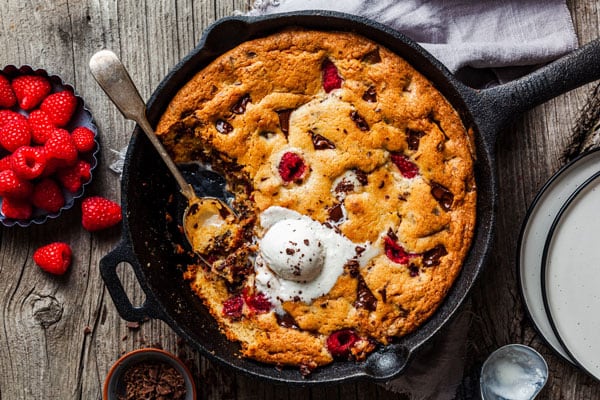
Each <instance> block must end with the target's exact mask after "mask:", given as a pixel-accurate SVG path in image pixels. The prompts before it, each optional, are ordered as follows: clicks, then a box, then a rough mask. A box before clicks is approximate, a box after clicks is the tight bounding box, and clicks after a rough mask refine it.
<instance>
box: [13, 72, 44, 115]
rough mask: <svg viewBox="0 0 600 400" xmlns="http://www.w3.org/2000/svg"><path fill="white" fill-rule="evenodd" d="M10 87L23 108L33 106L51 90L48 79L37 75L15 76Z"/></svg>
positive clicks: (26, 108)
mask: <svg viewBox="0 0 600 400" xmlns="http://www.w3.org/2000/svg"><path fill="white" fill-rule="evenodd" d="M12 88H13V90H14V92H15V95H16V96H17V100H18V101H19V107H21V108H22V109H23V110H31V109H33V108H35V107H36V106H37V105H38V104H40V103H41V102H42V100H44V98H45V97H46V96H48V94H49V93H50V91H51V90H52V86H50V82H49V81H48V79H46V78H44V77H43V76H38V75H21V76H17V77H16V78H14V79H13V81H12Z"/></svg>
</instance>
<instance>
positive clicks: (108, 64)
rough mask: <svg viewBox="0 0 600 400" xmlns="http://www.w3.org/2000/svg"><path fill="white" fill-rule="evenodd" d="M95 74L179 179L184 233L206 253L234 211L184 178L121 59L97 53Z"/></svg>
mask: <svg viewBox="0 0 600 400" xmlns="http://www.w3.org/2000/svg"><path fill="white" fill-rule="evenodd" d="M90 70H91V72H92V75H93V76H94V78H95V79H96V81H97V82H98V84H99V85H100V87H101V88H102V89H103V90H104V92H106V94H107V95H108V97H109V98H110V99H111V100H112V102H113V103H114V104H115V105H116V106H117V108H118V109H119V111H121V113H122V114H123V116H124V117H125V118H127V119H130V120H133V121H135V122H137V124H138V125H139V126H140V128H142V131H144V133H145V134H146V136H147V137H148V139H150V143H152V145H153V146H154V148H155V149H156V151H157V152H158V155H159V156H160V157H161V158H162V160H163V161H164V162H165V164H166V165H167V168H168V169H169V171H170V172H171V174H172V175H173V177H174V178H175V180H176V181H177V184H178V185H179V190H180V191H181V194H183V195H184V196H185V197H186V199H187V201H188V205H187V207H186V209H185V212H184V214H183V229H184V232H185V236H186V238H187V240H188V242H189V243H190V245H191V246H192V248H193V249H194V251H195V252H196V253H205V252H206V251H207V249H208V248H209V247H210V238H214V237H217V236H219V235H221V234H224V233H225V232H226V231H227V230H228V229H231V228H232V227H235V226H234V224H235V220H236V215H235V213H234V212H233V210H232V209H231V208H230V207H229V206H228V205H227V204H225V203H224V202H223V201H221V200H220V199H217V198H215V197H199V196H197V195H196V192H195V191H194V189H193V187H192V186H191V185H190V184H189V183H188V182H187V181H186V180H185V178H184V177H183V175H182V174H181V172H180V171H179V169H178V168H177V166H176V165H175V163H174V162H173V160H172V159H171V157H169V154H168V153H167V151H166V150H165V148H164V147H163V145H162V143H161V142H160V140H159V139H158V137H157V136H156V133H155V132H154V129H152V126H150V123H149V122H148V119H147V118H146V104H145V103H144V101H143V100H142V97H141V96H140V94H139V92H138V90H137V88H136V87H135V85H134V83H133V81H132V80H131V77H130V76H129V74H128V73H127V70H126V69H125V66H124V65H123V63H121V60H119V58H118V57H117V56H116V54H115V53H113V52H112V51H110V50H102V51H99V52H97V53H96V54H94V55H93V56H92V58H91V59H90Z"/></svg>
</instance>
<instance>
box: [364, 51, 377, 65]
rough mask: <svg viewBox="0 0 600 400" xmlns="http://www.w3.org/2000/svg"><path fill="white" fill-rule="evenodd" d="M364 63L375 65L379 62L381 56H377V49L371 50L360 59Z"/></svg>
mask: <svg viewBox="0 0 600 400" xmlns="http://www.w3.org/2000/svg"><path fill="white" fill-rule="evenodd" d="M362 60H363V61H364V62H366V63H367V64H377V63H380V62H381V54H379V49H378V48H377V49H375V50H372V51H370V52H368V53H367V54H365V55H364V56H363V58H362Z"/></svg>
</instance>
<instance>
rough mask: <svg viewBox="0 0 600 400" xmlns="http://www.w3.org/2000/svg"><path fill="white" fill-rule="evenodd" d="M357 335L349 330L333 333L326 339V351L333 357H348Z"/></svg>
mask: <svg viewBox="0 0 600 400" xmlns="http://www.w3.org/2000/svg"><path fill="white" fill-rule="evenodd" d="M358 339H359V337H358V335H357V334H356V333H355V332H354V331H353V330H351V329H342V330H340V331H336V332H333V333H332V334H331V335H329V337H328V338H327V349H328V350H329V352H330V353H331V355H332V356H334V357H348V356H349V355H350V350H351V349H352V346H353V345H354V343H356V342H357V341H358Z"/></svg>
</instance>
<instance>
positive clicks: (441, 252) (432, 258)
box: [423, 244, 448, 267]
mask: <svg viewBox="0 0 600 400" xmlns="http://www.w3.org/2000/svg"><path fill="white" fill-rule="evenodd" d="M446 254H448V251H447V250H446V247H444V245H443V244H438V245H437V246H435V247H434V248H433V249H431V250H427V251H426V252H425V253H423V265H424V266H426V267H433V266H435V265H438V264H439V263H440V258H442V257H443V256H445V255H446Z"/></svg>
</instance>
